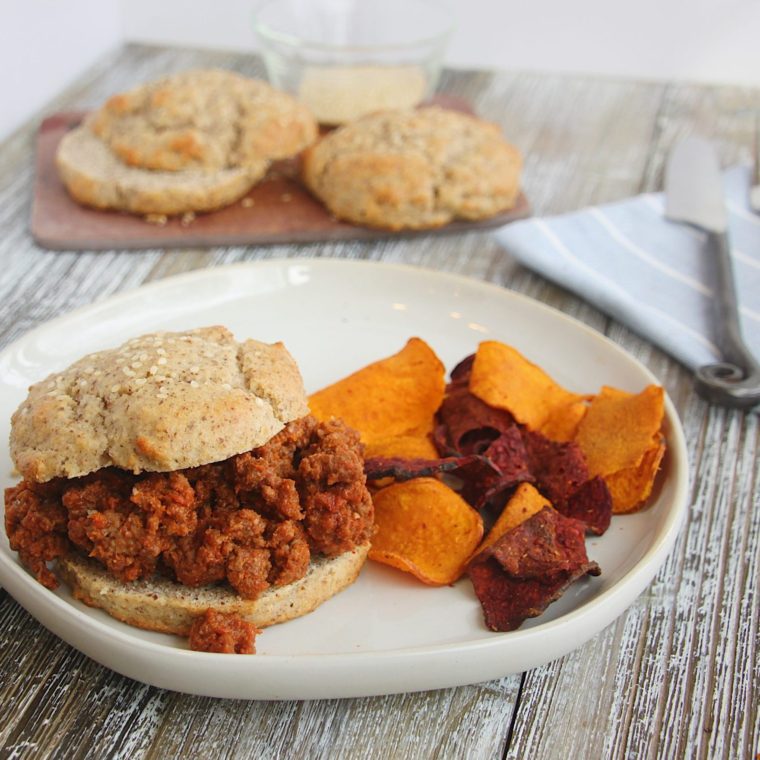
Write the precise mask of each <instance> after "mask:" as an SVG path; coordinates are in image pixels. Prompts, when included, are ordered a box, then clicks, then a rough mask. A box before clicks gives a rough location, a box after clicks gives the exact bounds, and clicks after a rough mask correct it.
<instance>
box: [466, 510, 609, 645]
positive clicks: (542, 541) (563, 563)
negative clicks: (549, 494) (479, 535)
mask: <svg viewBox="0 0 760 760" xmlns="http://www.w3.org/2000/svg"><path fill="white" fill-rule="evenodd" d="M600 572H601V571H600V569H599V565H597V564H596V562H589V559H588V557H587V555H586V544H585V540H584V530H583V525H582V524H581V523H579V522H578V521H577V520H572V519H570V518H568V517H564V516H563V515H561V514H559V512H557V511H556V510H554V509H551V508H548V507H545V508H544V509H542V510H541V511H540V512H538V513H537V514H535V515H533V516H532V517H530V518H529V519H528V520H526V521H525V522H523V523H521V524H520V525H518V526H517V527H516V528H514V529H513V530H511V531H509V532H507V533H505V534H504V535H503V536H502V537H501V538H500V539H499V540H498V541H497V542H496V543H495V544H493V545H492V546H489V547H488V548H486V549H485V550H484V551H482V552H481V553H480V554H478V555H477V556H476V557H475V559H474V560H473V561H472V562H471V563H470V566H469V575H470V578H471V580H472V585H473V587H474V589H475V594H476V596H477V597H478V600H479V601H480V604H481V606H482V608H483V615H484V617H485V623H486V625H487V626H488V628H490V629H491V630H492V631H513V630H515V629H516V628H519V627H520V626H521V625H522V623H523V622H524V621H525V620H526V619H527V618H529V617H536V616H538V615H540V614H541V613H542V612H543V611H544V610H545V609H546V608H547V607H548V606H549V605H550V604H551V603H552V602H553V601H555V600H557V599H559V597H560V596H561V595H562V593H563V592H564V591H565V589H566V588H567V587H568V586H570V584H571V583H573V581H575V580H577V579H578V578H580V577H581V576H583V575H586V574H588V575H599V574H600Z"/></svg>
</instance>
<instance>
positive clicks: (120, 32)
mask: <svg viewBox="0 0 760 760" xmlns="http://www.w3.org/2000/svg"><path fill="white" fill-rule="evenodd" d="M360 2H382V0H360ZM441 2H444V3H445V4H446V5H448V6H449V7H451V8H452V10H453V12H454V15H455V17H456V19H457V29H456V32H455V34H454V37H453V39H452V43H451V47H450V51H449V55H448V60H447V63H448V64H449V65H451V66H458V67H468V68H482V67H488V68H501V69H517V70H520V69H530V70H538V71H559V72H573V73H578V72H579V73H588V74H598V75H602V76H615V77H630V78H636V79H655V80H671V79H675V80H682V81H695V82H704V83H721V84H740V85H749V86H754V87H758V86H760V0H625V1H624V0H441ZM256 5H257V2H256V0H3V3H2V7H3V18H2V24H1V28H0V71H2V72H3V73H2V75H0V76H2V79H1V80H0V82H1V83H2V102H3V108H2V110H0V138H2V137H4V136H6V135H7V134H9V133H10V132H11V131H12V130H13V129H14V128H15V127H16V126H18V125H19V124H21V123H23V121H25V120H26V119H27V118H29V117H30V116H32V115H34V114H36V113H37V112H38V111H40V109H43V108H44V105H45V103H46V102H47V101H48V100H49V99H50V98H51V97H52V96H53V95H54V94H56V93H57V92H58V91H59V90H61V89H62V88H63V87H65V86H66V85H67V84H69V83H70V82H71V81H73V80H74V79H75V78H76V77H77V76H78V75H80V74H81V73H82V71H84V70H85V69H86V68H87V67H88V66H90V65H91V64H92V63H94V61H96V60H97V59H98V58H99V57H100V56H102V55H103V54H105V53H106V52H108V51H109V50H112V49H113V48H115V47H117V46H118V45H120V44H121V43H122V42H123V41H124V40H125V39H126V40H135V41H145V42H155V43H161V44H177V45H193V46H205V47H217V48H230V49H234V50H241V51H253V50H255V48H256V40H255V37H254V35H253V31H252V26H251V17H252V14H253V11H254V8H255V7H256Z"/></svg>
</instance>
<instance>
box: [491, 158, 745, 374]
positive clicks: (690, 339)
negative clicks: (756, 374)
mask: <svg viewBox="0 0 760 760" xmlns="http://www.w3.org/2000/svg"><path fill="white" fill-rule="evenodd" d="M751 177H752V171H751V167H748V166H737V167H735V168H733V169H730V170H728V171H727V172H726V173H725V174H724V189H725V198H726V207H727V209H728V212H729V229H730V241H731V249H732V250H731V252H732V258H733V265H734V275H735V280H736V286H737V292H738V296H739V313H740V318H741V323H742V331H743V335H744V340H745V342H746V343H747V344H748V345H749V347H750V349H751V350H752V352H753V353H754V355H755V356H756V357H758V358H760V216H758V215H756V214H754V213H753V212H752V211H751V210H750V208H749V200H748V195H749V187H750V183H751ZM664 211H665V198H664V197H663V195H662V194H661V193H646V194H644V195H639V196H636V197H635V198H631V199H629V200H625V201H622V202H620V203H610V204H608V205H605V206H596V207H592V208H586V209H582V210H581V211H577V212H573V213H570V214H565V215H562V216H555V217H547V218H543V219H541V218H534V219H528V220H526V221H523V222H516V223H513V224H510V225H507V226H505V227H502V228H500V229H499V230H497V232H496V233H495V234H496V238H497V240H498V241H499V243H500V244H501V245H502V246H503V247H504V248H505V249H506V250H507V251H509V252H510V253H511V254H513V255H514V257H515V258H516V259H517V260H518V261H520V262H521V263H522V264H524V265H525V266H526V267H529V268H531V269H534V270H535V271H536V272H538V273H539V274H541V275H543V276H544V277H546V278H548V279H550V280H553V281H554V282H556V283H557V284H559V285H561V286H562V287H565V288H568V289H570V290H572V291H574V292H576V293H577V294H578V295H579V296H581V297H582V298H584V299H586V300H587V301H589V302H591V303H592V304H594V305H595V306H597V307H598V308H599V309H601V310H602V311H605V312H607V313H608V314H610V315H611V316H612V317H614V318H615V319H617V320H618V321H620V322H622V323H623V324H626V325H628V326H629V327H630V328H631V329H633V330H635V331H636V332H638V333H639V334H640V335H642V336H644V337H645V338H648V339H649V340H651V341H652V342H653V343H655V344H657V345H658V346H660V348H662V349H663V350H665V351H666V352H668V353H669V354H671V355H672V356H674V357H675V358H676V359H678V360H679V361H680V362H682V363H683V364H685V365H686V366H687V367H690V368H692V369H694V368H696V367H699V366H701V365H703V364H709V363H711V362H715V361H719V360H720V359H721V358H722V357H721V352H720V348H719V346H718V339H717V337H716V331H715V329H714V323H715V318H714V313H715V312H714V303H713V298H714V295H713V277H712V276H711V267H710V260H709V257H708V248H707V246H706V244H705V243H706V237H707V236H706V235H705V234H704V233H703V232H701V231H700V230H697V229H695V228H692V227H689V226H688V225H684V224H674V223H673V222H669V221H668V220H667V219H665V217H664Z"/></svg>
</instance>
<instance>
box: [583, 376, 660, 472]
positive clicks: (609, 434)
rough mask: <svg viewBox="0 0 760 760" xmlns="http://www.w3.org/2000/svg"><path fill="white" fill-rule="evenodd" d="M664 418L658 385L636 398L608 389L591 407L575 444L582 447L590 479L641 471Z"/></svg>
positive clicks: (637, 395)
mask: <svg viewBox="0 0 760 760" xmlns="http://www.w3.org/2000/svg"><path fill="white" fill-rule="evenodd" d="M663 414H664V393H663V390H662V388H661V387H660V386H659V385H650V386H647V387H646V388H645V389H644V390H643V391H642V392H641V393H637V394H633V393H626V392H625V391H621V390H618V389H616V388H610V387H607V386H605V387H604V388H602V390H601V391H600V393H599V395H597V396H595V397H594V398H593V399H592V401H591V404H590V405H589V408H588V411H587V412H586V415H585V416H584V418H583V419H582V420H581V423H580V425H578V432H577V434H576V436H575V440H576V442H577V443H578V445H579V446H580V447H581V449H582V451H583V453H584V455H585V456H586V462H587V463H588V470H589V475H590V476H591V477H592V478H593V477H594V476H595V475H601V476H602V477H604V478H605V479H606V476H608V475H611V474H612V473H615V472H618V471H620V470H627V469H629V468H635V467H638V465H639V464H640V463H641V461H642V458H643V457H644V454H645V452H647V451H649V450H650V449H651V448H652V447H653V446H654V445H655V444H656V443H657V442H658V435H659V431H660V427H661V426H662V418H663Z"/></svg>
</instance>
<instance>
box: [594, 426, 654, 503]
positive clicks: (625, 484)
mask: <svg viewBox="0 0 760 760" xmlns="http://www.w3.org/2000/svg"><path fill="white" fill-rule="evenodd" d="M664 454H665V439H664V437H663V436H658V438H657V441H656V443H655V444H654V445H653V446H651V447H650V448H648V449H647V450H646V451H645V452H644V456H643V458H642V460H641V462H639V464H638V465H636V466H634V467H627V468H625V469H623V470H618V471H617V472H615V473H613V474H612V475H607V477H605V481H606V482H607V487H608V488H609V489H610V495H611V496H612V511H613V513H614V514H621V513H623V512H634V511H635V510H636V509H637V508H638V507H641V506H643V505H644V502H645V501H646V499H648V498H649V494H650V493H651V492H652V485H653V484H654V479H655V476H656V475H657V471H658V470H659V468H660V462H662V457H663V455H664Z"/></svg>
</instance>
